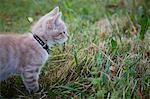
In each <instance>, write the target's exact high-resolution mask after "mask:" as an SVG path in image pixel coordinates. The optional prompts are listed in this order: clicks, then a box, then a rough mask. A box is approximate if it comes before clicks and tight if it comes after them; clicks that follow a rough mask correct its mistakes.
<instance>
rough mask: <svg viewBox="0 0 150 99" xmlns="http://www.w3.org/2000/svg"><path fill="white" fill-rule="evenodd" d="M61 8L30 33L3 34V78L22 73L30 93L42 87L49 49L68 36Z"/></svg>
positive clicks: (0, 65)
mask: <svg viewBox="0 0 150 99" xmlns="http://www.w3.org/2000/svg"><path fill="white" fill-rule="evenodd" d="M61 15H62V13H61V12H59V7H56V8H54V9H53V10H52V11H51V12H49V13H48V14H46V15H45V16H43V17H41V18H40V19H39V21H38V22H37V23H36V24H35V25H33V27H32V28H31V32H32V33H29V34H22V35H19V34H0V81H2V80H6V79H7V78H8V77H10V76H11V75H14V74H20V75H21V77H22V80H23V82H24V85H25V86H26V88H27V90H28V91H29V92H31V91H33V92H36V91H38V90H39V84H38V79H39V74H40V71H41V68H42V67H43V65H44V63H45V61H46V60H47V59H48V48H49V47H51V46H52V45H53V44H55V43H60V44H61V43H64V42H65V41H67V39H68V33H67V28H66V25H65V23H64V22H63V21H62V20H61Z"/></svg>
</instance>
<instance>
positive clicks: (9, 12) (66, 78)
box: [0, 0, 150, 99]
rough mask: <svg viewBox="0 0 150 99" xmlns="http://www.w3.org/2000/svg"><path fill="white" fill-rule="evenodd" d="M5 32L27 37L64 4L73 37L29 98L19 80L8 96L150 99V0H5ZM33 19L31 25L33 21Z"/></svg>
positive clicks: (8, 86)
mask: <svg viewBox="0 0 150 99" xmlns="http://www.w3.org/2000/svg"><path fill="white" fill-rule="evenodd" d="M0 2H1V3H0V32H16V33H26V32H28V31H30V26H31V25H32V24H33V23H32V22H31V21H32V20H33V21H34V22H36V20H38V19H39V18H40V17H41V16H42V15H44V14H45V13H47V12H49V11H50V10H52V9H53V8H54V7H56V6H59V7H60V10H61V11H62V14H63V19H64V20H65V22H66V23H67V26H68V31H69V34H70V38H69V40H68V41H67V43H66V45H65V46H59V45H56V46H54V47H53V48H52V49H51V50H50V53H51V54H50V58H49V59H48V61H47V63H46V64H45V66H44V68H43V70H42V72H41V75H40V80H39V83H40V86H41V90H40V91H39V92H37V93H34V94H32V95H29V94H28V92H27V91H26V89H25V87H24V85H23V83H22V80H21V78H20V77H19V76H15V77H12V78H10V79H8V80H7V81H5V82H2V83H1V86H0V92H1V97H3V98H10V97H13V98H25V99H28V98H33V99H37V98H39V97H40V98H41V99H55V98H75V99H78V98H79V99H82V98H83V99H85V98H90V99H95V98H96V99H103V98H107V99H148V98H149V97H150V96H149V94H150V93H149V87H150V81H149V79H150V78H149V77H150V76H149V75H150V74H149V73H150V42H149V40H150V29H149V24H150V19H149V17H150V15H149V12H150V10H149V5H150V2H149V1H148V0H145V1H144V2H141V0H137V1H135V0H130V1H129V0H105V1H102V0H0ZM29 21H30V22H29Z"/></svg>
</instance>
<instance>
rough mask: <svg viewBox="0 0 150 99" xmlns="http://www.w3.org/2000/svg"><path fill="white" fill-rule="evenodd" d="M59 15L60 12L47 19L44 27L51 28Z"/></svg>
mask: <svg viewBox="0 0 150 99" xmlns="http://www.w3.org/2000/svg"><path fill="white" fill-rule="evenodd" d="M60 15H61V14H60V13H58V14H56V15H53V16H51V17H50V19H48V20H47V22H46V27H47V28H48V29H51V28H52V27H53V26H54V25H55V23H56V22H57V21H58V20H59V18H60V17H61V16H60Z"/></svg>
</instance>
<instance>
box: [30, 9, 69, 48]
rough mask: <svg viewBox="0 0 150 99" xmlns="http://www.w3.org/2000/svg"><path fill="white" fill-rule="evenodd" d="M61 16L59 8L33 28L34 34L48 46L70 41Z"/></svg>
mask: <svg viewBox="0 0 150 99" xmlns="http://www.w3.org/2000/svg"><path fill="white" fill-rule="evenodd" d="M61 15H62V13H61V12H59V7H56V8H54V9H53V10H52V11H51V12H49V13H47V14H46V15H45V16H43V17H42V18H40V20H39V21H38V22H37V23H36V24H35V25H34V26H33V27H32V33H34V34H36V35H38V36H39V37H41V38H42V39H44V40H45V41H46V42H47V43H48V45H50V44H54V43H60V44H62V43H64V42H65V41H67V39H68V32H67V27H66V25H65V23H64V21H63V20H62V19H61Z"/></svg>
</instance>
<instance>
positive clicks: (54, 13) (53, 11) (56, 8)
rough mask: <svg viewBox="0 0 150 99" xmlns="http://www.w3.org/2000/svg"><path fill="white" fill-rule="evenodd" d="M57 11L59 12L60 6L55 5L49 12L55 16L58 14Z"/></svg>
mask: <svg viewBox="0 0 150 99" xmlns="http://www.w3.org/2000/svg"><path fill="white" fill-rule="evenodd" d="M57 13H59V7H58V6H57V7H55V8H54V9H53V10H52V11H51V12H49V14H50V15H51V16H54V15H56V14H57Z"/></svg>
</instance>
